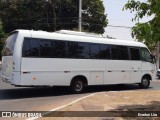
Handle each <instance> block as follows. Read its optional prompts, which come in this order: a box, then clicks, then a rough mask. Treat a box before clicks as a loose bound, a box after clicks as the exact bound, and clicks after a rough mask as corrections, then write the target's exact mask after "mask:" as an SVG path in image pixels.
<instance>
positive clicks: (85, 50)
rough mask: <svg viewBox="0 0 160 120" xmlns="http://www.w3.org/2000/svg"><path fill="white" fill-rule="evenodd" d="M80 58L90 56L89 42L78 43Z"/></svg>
mask: <svg viewBox="0 0 160 120" xmlns="http://www.w3.org/2000/svg"><path fill="white" fill-rule="evenodd" d="M78 51H79V58H81V59H88V58H89V44H88V43H78Z"/></svg>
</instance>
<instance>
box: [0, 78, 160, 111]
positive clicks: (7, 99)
mask: <svg viewBox="0 0 160 120" xmlns="http://www.w3.org/2000/svg"><path fill="white" fill-rule="evenodd" d="M129 90H141V89H140V88H139V87H138V86H137V85H107V86H92V87H88V88H87V89H86V91H85V93H83V94H71V93H70V90H69V88H67V87H46V88H45V87H38V88H22V87H14V86H11V85H9V84H7V83H3V82H2V81H1V79H0V111H48V110H51V109H53V108H56V107H59V106H62V105H65V104H66V103H69V102H71V101H73V100H76V99H78V98H80V97H83V96H86V95H89V94H91V93H94V92H102V91H129ZM147 90H160V80H159V81H158V80H157V81H152V82H151V85H150V88H149V89H147Z"/></svg>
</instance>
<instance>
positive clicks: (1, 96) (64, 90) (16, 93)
mask: <svg viewBox="0 0 160 120" xmlns="http://www.w3.org/2000/svg"><path fill="white" fill-rule="evenodd" d="M139 89H140V88H139V87H138V85H106V86H90V87H87V88H86V90H85V92H84V93H83V94H86V93H94V92H103V91H127V90H139ZM71 94H72V93H71V91H70V88H69V87H37V88H22V87H20V88H18V87H14V88H10V89H0V100H7V99H23V98H36V97H49V96H62V95H71Z"/></svg>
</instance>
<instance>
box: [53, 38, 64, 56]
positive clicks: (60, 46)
mask: <svg viewBox="0 0 160 120" xmlns="http://www.w3.org/2000/svg"><path fill="white" fill-rule="evenodd" d="M53 49H54V50H53V53H54V55H53V57H54V58H66V42H64V41H54V44H53Z"/></svg>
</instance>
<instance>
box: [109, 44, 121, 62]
mask: <svg viewBox="0 0 160 120" xmlns="http://www.w3.org/2000/svg"><path fill="white" fill-rule="evenodd" d="M111 51H112V59H113V60H118V59H120V58H119V56H120V55H119V47H118V46H115V45H112V47H111Z"/></svg>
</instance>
